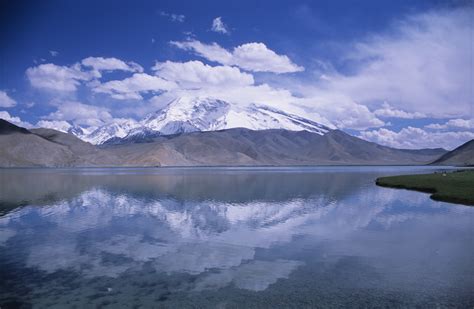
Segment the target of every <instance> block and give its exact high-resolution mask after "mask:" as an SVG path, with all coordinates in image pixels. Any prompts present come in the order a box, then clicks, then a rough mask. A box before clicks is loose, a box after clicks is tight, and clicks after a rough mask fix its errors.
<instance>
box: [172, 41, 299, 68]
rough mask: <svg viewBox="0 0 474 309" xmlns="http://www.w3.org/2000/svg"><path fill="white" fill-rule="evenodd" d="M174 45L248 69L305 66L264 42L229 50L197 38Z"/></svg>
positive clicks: (211, 59) (174, 43)
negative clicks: (299, 64)
mask: <svg viewBox="0 0 474 309" xmlns="http://www.w3.org/2000/svg"><path fill="white" fill-rule="evenodd" d="M171 44H172V45H174V46H176V47H178V48H181V49H184V50H191V51H194V52H195V53H196V54H198V55H200V56H201V57H203V58H206V59H208V60H210V61H215V62H218V63H220V64H224V65H233V66H238V67H240V68H242V69H244V70H247V71H254V72H273V73H291V72H300V71H303V70H304V68H303V67H300V66H298V65H296V64H294V63H293V62H292V61H291V60H290V58H288V56H286V55H278V54H277V53H275V52H274V51H272V50H271V49H268V48H267V46H266V45H265V44H263V43H246V44H242V45H240V46H237V47H235V48H234V49H233V51H228V50H226V49H225V48H223V47H221V46H219V45H218V44H216V43H211V44H204V43H201V42H200V41H197V40H189V41H183V42H174V41H173V42H171Z"/></svg>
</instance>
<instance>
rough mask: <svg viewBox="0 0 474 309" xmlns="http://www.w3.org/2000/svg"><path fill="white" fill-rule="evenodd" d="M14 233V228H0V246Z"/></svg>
mask: <svg viewBox="0 0 474 309" xmlns="http://www.w3.org/2000/svg"><path fill="white" fill-rule="evenodd" d="M15 235H16V232H15V230H12V229H7V228H0V246H4V245H5V244H6V243H7V241H8V240H9V239H10V238H12V237H13V236H15Z"/></svg>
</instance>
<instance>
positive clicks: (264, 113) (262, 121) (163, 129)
mask: <svg viewBox="0 0 474 309" xmlns="http://www.w3.org/2000/svg"><path fill="white" fill-rule="evenodd" d="M232 128H247V129H251V130H268V129H285V130H290V131H303V130H304V131H309V132H312V133H316V134H320V135H324V134H326V133H327V132H329V131H331V128H329V127H327V126H324V125H322V124H320V123H317V122H315V121H313V120H310V119H307V118H305V117H302V116H298V115H294V114H290V113H286V112H284V111H282V110H280V109H277V108H273V107H270V106H267V105H263V104H250V105H246V106H240V105H237V104H232V103H229V102H226V101H223V100H219V99H214V98H209V97H197V98H196V97H194V98H191V97H180V98H177V99H175V100H173V101H171V102H170V103H168V105H166V106H165V107H164V108H162V109H161V110H158V111H156V112H154V113H152V114H150V115H148V116H147V117H145V118H144V119H143V120H141V121H139V122H136V121H134V120H131V119H116V120H115V121H114V123H109V124H106V125H103V126H100V127H98V128H87V129H85V128H81V127H78V126H72V127H71V128H70V129H69V130H68V131H69V133H72V134H74V135H76V136H77V137H79V138H81V139H83V140H85V141H87V142H90V143H92V144H103V143H106V142H107V141H109V142H112V143H119V142H120V141H131V142H134V141H139V140H140V141H147V140H149V139H151V138H154V137H157V136H159V135H172V134H181V133H188V132H196V131H216V130H224V129H232Z"/></svg>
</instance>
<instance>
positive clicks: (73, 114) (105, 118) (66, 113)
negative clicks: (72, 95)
mask: <svg viewBox="0 0 474 309" xmlns="http://www.w3.org/2000/svg"><path fill="white" fill-rule="evenodd" d="M43 118H44V119H46V120H64V121H71V122H73V123H74V124H78V125H86V126H99V125H103V124H104V123H107V122H110V121H112V120H113V118H112V115H111V114H110V112H109V110H108V109H107V108H105V107H100V106H94V105H88V104H83V103H80V102H75V101H66V102H61V103H60V104H57V110H56V111H55V112H53V113H51V114H49V115H47V116H45V117H43Z"/></svg>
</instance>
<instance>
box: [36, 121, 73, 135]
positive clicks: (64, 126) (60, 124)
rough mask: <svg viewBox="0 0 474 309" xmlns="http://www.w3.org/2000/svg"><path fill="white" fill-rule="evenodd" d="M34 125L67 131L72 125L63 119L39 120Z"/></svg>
mask: <svg viewBox="0 0 474 309" xmlns="http://www.w3.org/2000/svg"><path fill="white" fill-rule="evenodd" d="M35 127H38V128H46V129H54V130H58V131H61V132H67V131H68V130H69V129H70V128H71V127H72V125H71V124H70V123H69V122H67V121H64V120H40V121H38V122H37V123H36V125H35Z"/></svg>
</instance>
